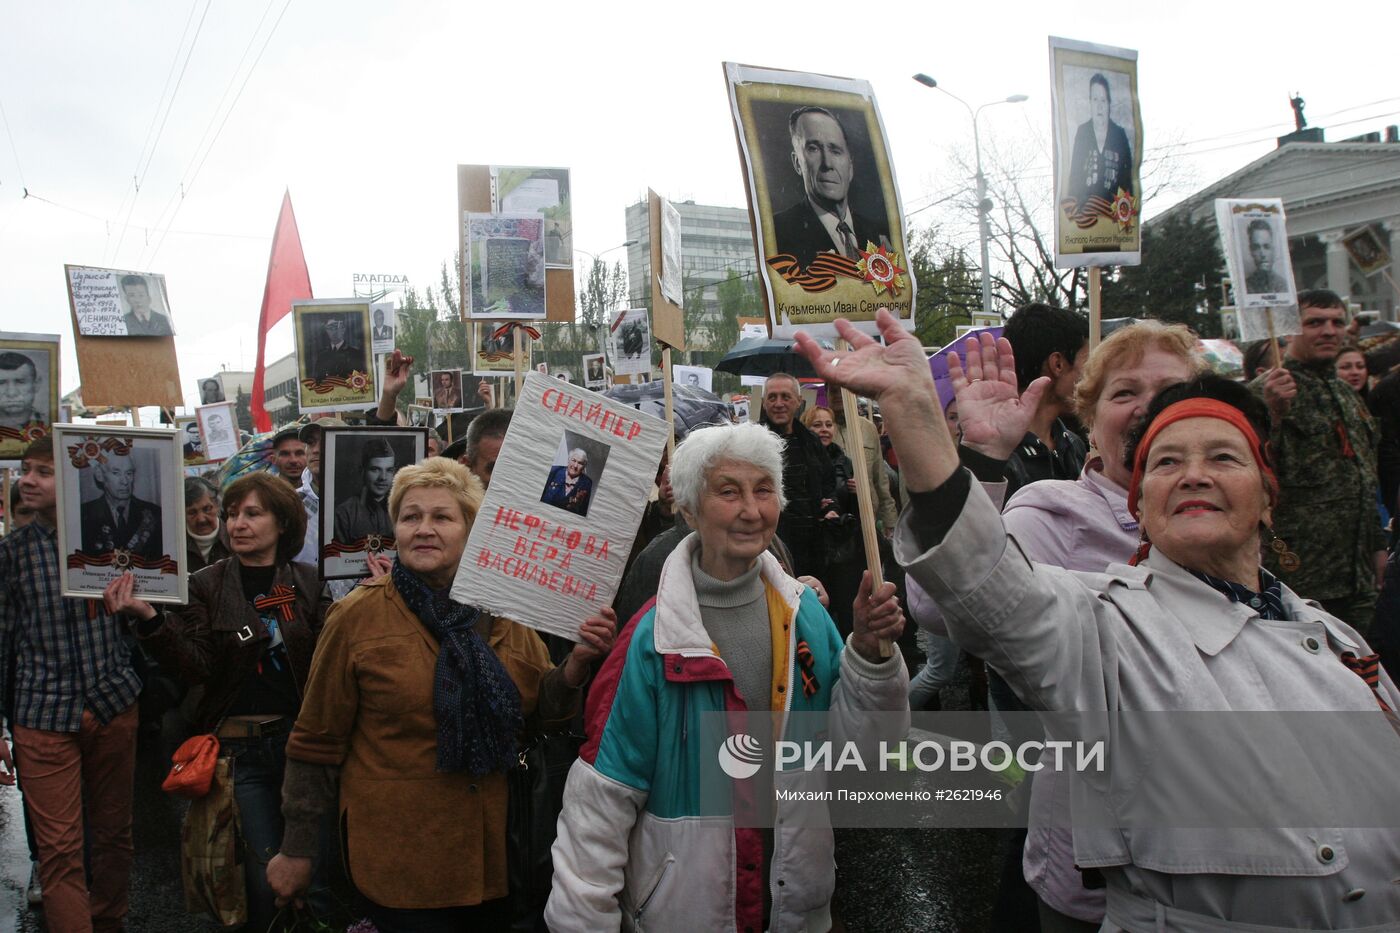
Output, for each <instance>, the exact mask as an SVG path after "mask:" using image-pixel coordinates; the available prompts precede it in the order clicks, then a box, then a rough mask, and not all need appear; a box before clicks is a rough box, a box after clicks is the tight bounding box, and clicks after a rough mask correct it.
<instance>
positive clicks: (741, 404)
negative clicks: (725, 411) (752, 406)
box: [729, 395, 749, 423]
mask: <svg viewBox="0 0 1400 933" xmlns="http://www.w3.org/2000/svg"><path fill="white" fill-rule="evenodd" d="M729 407H730V409H731V410H732V411H733V412H734V420H735V421H737V422H740V423H742V422H745V421H748V420H749V397H748V396H747V395H731V396H729Z"/></svg>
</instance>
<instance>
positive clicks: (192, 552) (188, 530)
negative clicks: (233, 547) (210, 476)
mask: <svg viewBox="0 0 1400 933" xmlns="http://www.w3.org/2000/svg"><path fill="white" fill-rule="evenodd" d="M232 553H233V552H232V551H230V550H229V549H228V532H226V531H225V530H224V525H223V522H222V521H221V520H220V517H219V490H218V489H216V488H215V487H214V484H213V483H211V482H209V481H208V480H207V479H205V478H204V477H202V476H191V477H188V478H186V480H185V556H186V557H187V558H189V564H190V573H194V572H195V571H196V570H203V569H204V568H205V567H208V566H209V565H210V564H216V563H218V562H219V561H221V560H223V559H224V558H225V557H228V556H230V555H231V554H232Z"/></svg>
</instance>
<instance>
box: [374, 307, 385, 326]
mask: <svg viewBox="0 0 1400 933" xmlns="http://www.w3.org/2000/svg"><path fill="white" fill-rule="evenodd" d="M374 326H375V327H383V326H384V312H383V311H376V312H374Z"/></svg>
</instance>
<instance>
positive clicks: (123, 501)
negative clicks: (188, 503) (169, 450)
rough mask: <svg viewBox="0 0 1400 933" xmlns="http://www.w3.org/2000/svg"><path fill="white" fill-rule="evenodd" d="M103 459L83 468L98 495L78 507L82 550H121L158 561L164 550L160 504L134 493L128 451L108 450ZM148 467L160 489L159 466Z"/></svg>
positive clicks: (134, 471) (135, 474) (135, 475)
mask: <svg viewBox="0 0 1400 933" xmlns="http://www.w3.org/2000/svg"><path fill="white" fill-rule="evenodd" d="M105 461H106V462H101V461H96V460H94V461H93V462H92V463H91V465H90V466H88V467H87V468H86V469H89V470H91V471H92V478H93V481H94V482H95V483H96V485H97V488H98V489H99V490H100V494H99V495H97V496H96V497H93V498H90V499H84V500H83V501H82V504H81V505H80V506H79V512H80V515H81V525H82V551H83V553H84V554H87V555H89V556H91V557H100V556H102V555H103V554H106V553H108V552H109V551H113V550H117V549H121V550H124V551H130V552H131V553H132V554H133V555H135V556H137V557H140V558H142V559H144V560H147V561H156V560H159V559H160V557H161V555H162V554H163V553H164V551H163V544H164V542H163V540H162V533H161V521H160V506H159V505H157V504H156V503H154V502H147V501H146V500H144V499H141V498H139V497H137V496H136V494H135V492H136V484H137V480H138V476H139V471H138V468H137V462H136V458H135V457H133V456H132V455H131V453H130V452H128V453H124V454H123V453H118V452H116V451H108V452H107V453H106V455H105ZM147 469H149V470H150V471H152V475H151V477H150V478H151V479H152V480H154V481H155V488H157V489H159V488H160V476H159V467H158V466H157V465H156V464H154V463H152V464H150V465H149V467H147Z"/></svg>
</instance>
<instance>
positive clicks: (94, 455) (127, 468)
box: [54, 425, 189, 603]
mask: <svg viewBox="0 0 1400 933" xmlns="http://www.w3.org/2000/svg"><path fill="white" fill-rule="evenodd" d="M182 459H183V458H182V456H181V451H180V439H179V438H178V437H176V434H175V431H173V430H170V429H167V428H132V427H111V428H104V427H96V426H92V425H58V426H56V427H55V428H54V464H55V466H56V468H57V477H56V484H57V489H58V553H59V556H60V560H59V582H60V586H61V588H62V591H63V595H64V596H71V597H74V598H77V599H101V598H102V591H103V590H104V589H105V588H106V586H107V584H108V583H110V582H111V581H112V580H114V579H116V578H117V577H119V576H121V575H122V574H123V573H125V572H126V571H128V570H130V571H131V572H132V573H133V574H134V575H135V577H136V595H137V596H138V597H140V598H141V599H144V600H147V601H148V602H157V603H183V602H185V600H186V596H187V594H186V583H187V577H188V569H189V568H188V567H187V566H186V562H187V558H186V556H185V484H184V466H183V463H182Z"/></svg>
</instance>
